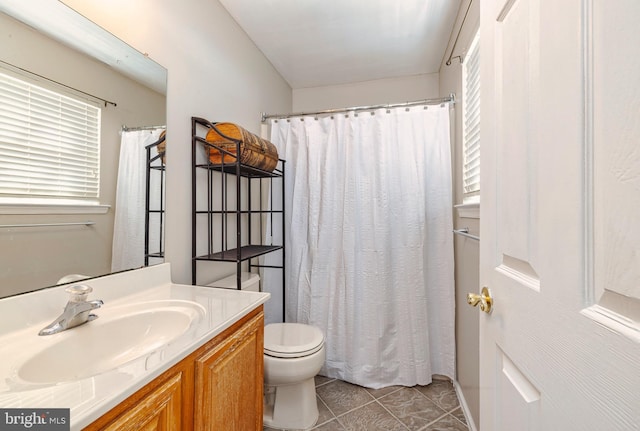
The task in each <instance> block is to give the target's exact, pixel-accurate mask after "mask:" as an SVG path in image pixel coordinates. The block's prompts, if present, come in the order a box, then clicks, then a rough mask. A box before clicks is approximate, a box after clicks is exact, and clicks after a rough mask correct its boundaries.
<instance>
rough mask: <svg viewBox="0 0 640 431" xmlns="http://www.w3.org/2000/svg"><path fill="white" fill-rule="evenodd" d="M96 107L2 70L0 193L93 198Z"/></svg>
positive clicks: (96, 192)
mask: <svg viewBox="0 0 640 431" xmlns="http://www.w3.org/2000/svg"><path fill="white" fill-rule="evenodd" d="M99 154H100V108H98V107H96V106H93V105H89V104H87V103H84V102H81V101H78V100H75V99H72V98H70V97H67V96H64V95H61V94H57V93H55V92H52V91H50V90H47V89H44V88H41V87H38V86H35V85H33V84H31V83H29V82H25V81H23V80H20V79H17V78H15V77H13V76H10V75H7V74H4V73H0V196H3V197H37V198H42V197H45V198H65V199H83V200H94V201H95V200H97V199H98V196H99V166H100V157H99Z"/></svg>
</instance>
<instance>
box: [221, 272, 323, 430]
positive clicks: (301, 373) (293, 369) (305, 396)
mask: <svg viewBox="0 0 640 431" xmlns="http://www.w3.org/2000/svg"><path fill="white" fill-rule="evenodd" d="M240 276H241V282H240V284H241V288H242V290H251V291H256V292H257V291H258V290H259V284H260V277H259V276H258V275H257V274H252V273H245V272H243V273H241V274H240ZM209 286H213V287H222V288H227V289H235V288H236V286H237V279H236V276H235V275H232V276H230V277H226V278H223V279H221V280H218V281H215V282H213V283H211V284H210V285H209ZM263 356H264V417H263V419H264V425H265V426H268V427H270V428H278V429H296V430H303V429H307V428H311V427H313V426H314V425H315V424H316V422H317V421H318V404H317V401H316V386H315V381H314V377H315V375H316V374H318V372H319V371H320V368H322V365H323V364H324V360H325V347H324V334H323V333H322V331H321V330H320V329H319V328H316V327H315V326H311V325H304V324H302V323H270V324H268V325H266V326H265V327H264V355H263Z"/></svg>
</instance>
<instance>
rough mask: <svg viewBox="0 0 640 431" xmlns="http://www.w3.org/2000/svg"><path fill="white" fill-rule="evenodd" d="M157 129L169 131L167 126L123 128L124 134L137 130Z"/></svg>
mask: <svg viewBox="0 0 640 431" xmlns="http://www.w3.org/2000/svg"><path fill="white" fill-rule="evenodd" d="M155 129H165V130H166V129H167V126H138V127H127V126H124V125H123V126H122V131H123V132H133V131H135V130H155Z"/></svg>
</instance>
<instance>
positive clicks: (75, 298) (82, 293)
mask: <svg viewBox="0 0 640 431" xmlns="http://www.w3.org/2000/svg"><path fill="white" fill-rule="evenodd" d="M64 291H65V292H67V293H68V294H69V295H71V297H70V298H69V301H70V302H85V301H86V300H87V296H89V294H90V293H91V292H93V288H92V287H91V286H87V285H86V284H76V285H75V286H69V287H67V288H66V289H65V290H64Z"/></svg>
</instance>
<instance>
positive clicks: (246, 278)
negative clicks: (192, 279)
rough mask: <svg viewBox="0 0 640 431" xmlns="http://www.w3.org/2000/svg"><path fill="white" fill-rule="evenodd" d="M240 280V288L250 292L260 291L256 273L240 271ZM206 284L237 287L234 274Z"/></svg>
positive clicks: (229, 287)
mask: <svg viewBox="0 0 640 431" xmlns="http://www.w3.org/2000/svg"><path fill="white" fill-rule="evenodd" d="M240 280H241V281H240V285H241V286H242V290H248V291H251V292H259V291H260V276H259V275H258V274H254V273H252V272H241V273H240ZM207 286H211V287H222V288H225V289H236V288H237V287H238V284H237V278H236V275H235V274H233V275H230V276H228V277H225V278H221V279H220V280H217V281H214V282H213V283H210V284H208V285H207Z"/></svg>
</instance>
